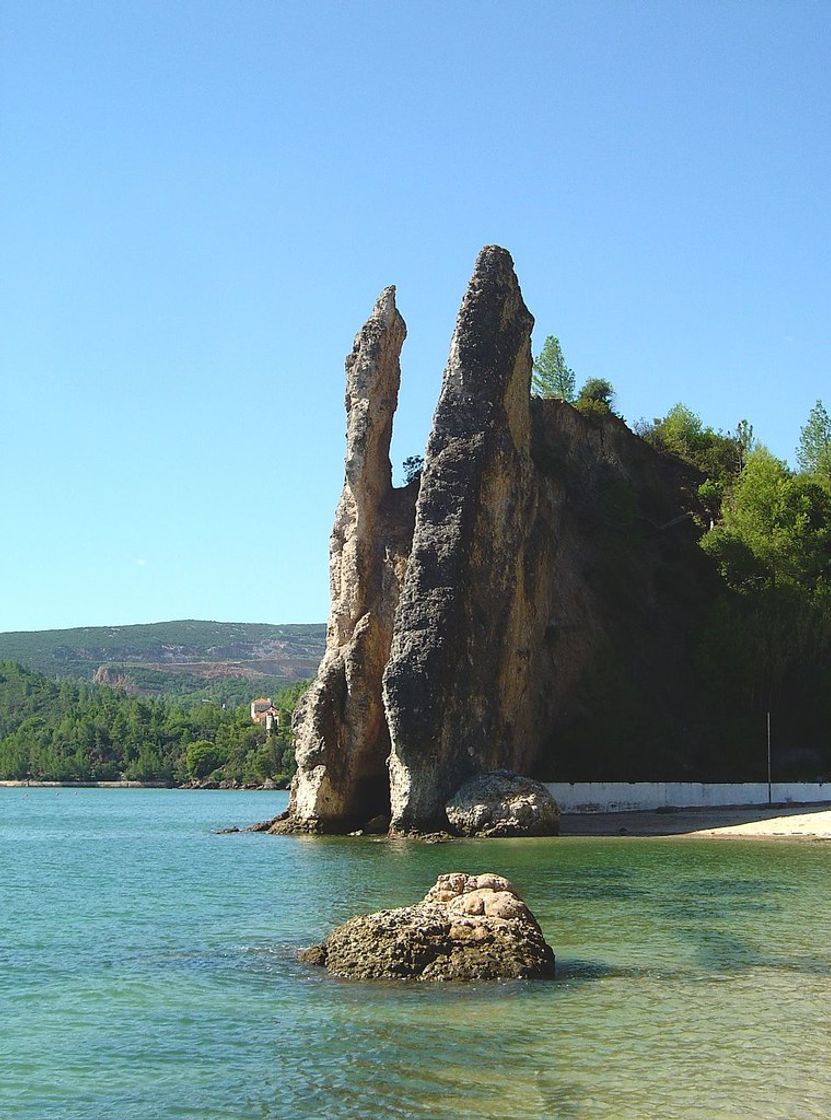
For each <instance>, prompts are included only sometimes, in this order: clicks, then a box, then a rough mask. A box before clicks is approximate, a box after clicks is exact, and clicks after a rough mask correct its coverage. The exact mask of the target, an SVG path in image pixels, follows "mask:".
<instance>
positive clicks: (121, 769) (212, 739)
mask: <svg viewBox="0 0 831 1120" xmlns="http://www.w3.org/2000/svg"><path fill="white" fill-rule="evenodd" d="M304 687H305V682H302V683H301V682H297V683H295V684H294V685H292V686H290V688H288V689H286V690H285V691H284V692H283V693H281V694H278V695H276V696H275V704H276V705H277V706H278V707H281V708H283V709H285V710H288V711H290V710H291V709H292V708H293V706H294V704H295V703H296V701H297V699H298V698H299V695H301V694H302V691H303V690H304ZM293 770H294V757H293V750H292V748H291V744H290V736H289V731H288V728H280V729H279V730H278V731H277V732H276V733H275V734H272V735H268V736H267V735H266V732H265V729H264V728H262V727H261V726H259V725H257V724H253V723H252V722H251V718H250V714H249V710H248V707H247V705H246V706H245V707H235V708H232V709H229V708H222V707H221V706H219V705H217V704H211V703H202V704H199V705H191V706H188V707H186V706H183V705H181V704H174V703H170V702H168V701H164V700H159V699H154V698H150V697H142V696H139V697H136V696H127V695H125V694H124V693H123V692H120V691H118V690H115V689H111V688H107V687H105V686H100V685H90V684H80V683H76V682H73V681H66V680H64V681H56V680H50V679H49V678H47V677H44V676H42V675H41V674H40V673H36V672H34V671H33V670H31V669H26V668H24V667H23V666H21V665H19V664H16V663H15V662H9V661H4V662H0V778H6V779H25V778H30V779H32V780H41V781H117V780H132V781H154V782H170V783H175V782H179V781H185V780H187V779H188V778H205V777H207V776H208V775H212V776H215V777H216V778H217V779H224V780H226V781H233V782H237V783H251V784H259V783H260V782H262V781H263V780H265V779H266V778H274V779H278V778H285V777H288V776H290V775H291V773H293Z"/></svg>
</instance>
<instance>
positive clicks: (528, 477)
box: [285, 246, 709, 831]
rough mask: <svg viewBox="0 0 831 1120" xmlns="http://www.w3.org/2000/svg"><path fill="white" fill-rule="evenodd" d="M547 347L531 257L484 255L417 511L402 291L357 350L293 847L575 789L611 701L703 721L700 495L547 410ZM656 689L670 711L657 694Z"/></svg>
mask: <svg viewBox="0 0 831 1120" xmlns="http://www.w3.org/2000/svg"><path fill="white" fill-rule="evenodd" d="M532 326H533V319H532V317H531V315H530V313H529V311H528V309H527V308H526V307H525V304H524V302H523V300H522V295H521V293H520V290H519V285H518V283H517V279H516V276H515V274H514V270H513V264H512V261H511V258H510V256H509V255H508V253H507V252H505V250H503V249H499V248H497V247H493V246H491V247H488V248H486V249H484V250H483V251H482V253H481V254H480V255H479V258H478V260H477V262H476V267H475V270H474V273H473V277H472V279H471V282H470V285H469V287H468V290H467V293H466V294H465V297H464V300H463V302H462V307H461V310H460V313H459V317H458V320H457V323H456V329H455V331H454V334H453V339H452V342H451V347H450V357H449V360H448V364H447V367H446V370H445V373H444V379H443V384H442V390H441V395H440V399H439V403H438V406H437V409H436V413H435V417H434V422H433V430H432V432H431V435H430V438H429V441H428V445H427V450H426V455H425V463H424V470H423V473H422V475H421V479H420V485H419V484H418V483H415V484H413V485H411V486H410V487H408V488H404V489H401V490H396V489H394V488H393V487H392V486H391V483H390V464H389V443H390V434H391V426H392V418H393V413H394V410H395V405H396V399H397V392H398V384H399V354H400V350H401V345H402V343H403V339H404V333H405V331H404V324H403V321H402V320H401V317H400V316H399V315H398V312H397V311H396V310H395V302H394V293H393V290H392V289H387V290H386V291H385V292H384V293H382V295H381V297H380V298H379V300H378V303H377V304H376V306H375V309H374V311H373V313H372V316H371V317H370V319H369V320H368V322H367V324H366V325H365V327H364V328H363V330H362V331H361V332H360V334H359V335H358V338H357V339H356V343H355V348H354V349H353V352H352V354H351V356H350V358H349V359H348V360H347V415H348V432H347V456H346V482H345V485H344V491H343V496H342V498H341V501H340V504H339V506H338V511H337V514H336V518H335V528H334V531H333V534H332V541H331V590H332V611H331V616H330V621H329V632H328V639H327V650H326V655H325V657H324V660H323V663H322V664H321V667H320V671H319V673H318V676H317V679H316V681H315V684H314V686H313V687H312V689H311V691H310V693H309V694H308V699H307V701H306V704H305V707H304V708H303V710H302V712H301V713H300V715H299V718H298V723H297V758H298V766H299V770H298V775H297V778H296V780H295V783H294V787H293V791H292V799H291V805H290V811H289V819H288V821H287V822H286V824H285V827H287V828H299V829H313V830H341V829H344V828H346V827H350V826H351V827H355V826H356V825H360V824H362V823H363V822H365V821H366V820H367V819H368V818H370V817H372V816H374V815H375V814H377V813H390V815H391V823H392V827H393V829H396V830H404V831H406V830H430V829H434V828H440V827H444V826H446V823H447V820H446V815H445V809H444V806H445V804H446V802H447V801H448V799H449V798H450V797H451V796H452V795H453V793H454V792H455V791H456V790H457V789H458V788H459V786H460V785H462V783H463V782H465V781H466V780H467V779H468V778H470V777H471V776H472V775H474V774H476V773H480V772H483V771H488V770H493V769H496V768H500V767H504V768H508V769H511V770H515V771H518V772H521V773H536V774H539V775H540V776H542V777H546V778H552V777H554V776H558V777H560V776H565V772H567V771H568V769H569V765H570V761H569V752H570V751H571V754H572V755H574V752H575V751H577V752H578V753H579V752H581V751H583V750H584V749H585V745H584V743H583V738H585V737H586V735H588V736H589V737H591V734H592V731H591V728H592V726H596V721H595V724H593V723H592V718H593V715H592V707H593V705H595V704H597V703H598V702H599V703H600V704H603V703H605V702H606V701H607V700H608V696H606V697H604V696H603V695H599V696H597V695H594V691H595V690H596V689H598V688H603V687H606V688H607V689H610V690H611V693H613V694H614V695H615V701H614V702H615V703H617V704H618V705H620V704H623V707H624V709H626V710H628V711H629V712H630V715H631V711H635V710H637V711H638V712H640V711H641V708H644V709H645V710H647V711H649V712H651V713H652V715H653V716H654V715H655V713H656V712H658V714H659V715H660V713H661V712H662V711H663V710H664V708H666V709H667V711H672V712H673V714H674V716H673V718H677V716H678V712H679V708H678V705H679V704H681V705H682V706H683V705H684V704H687V705H688V704H689V702H690V700H689V696H688V695H687V694H686V693H685V688H686V687H687V686H688V684H689V680H688V676H689V674H688V673H687V671H686V670H687V666H688V661H689V658H688V652H687V651H686V650H685V649H684V648H683V639H682V640H681V641H680V642H679V637H678V636H679V633H683V629H684V628H683V617H682V616H683V615H684V612H685V611H687V610H688V609H689V607H690V605H692V606H693V608H694V607H695V605H696V604H698V603H700V602H703V601H704V598H705V597H706V594H707V588H708V574H709V573H708V571H707V570H706V565H705V564H704V563H703V557H700V554H699V553H698V550H697V549H695V547H694V544H695V535H694V529H693V527H692V524H691V523H690V522H689V520H687V519H685V518H684V516H683V514H684V511H685V509H686V508H688V507H689V504H690V492H691V489H692V488H694V484H695V480H694V479H691V478H690V477H688V476H687V475H685V474H684V472H683V470H681V469H680V468H679V467H678V466H677V465H676V464H674V463H672V464H670V463H667V462H666V461H664V460H661V459H660V458H659V457H658V456H657V455H656V454H655V453H654V452H653V451H652V450H651V449H650V448H649V447H647V446H646V445H645V444H644V443H643V442H642V441H641V440H640V439H638V437H637V436H635V435H633V434H632V433H631V432H630V431H629V430H628V428H626V426H625V425H624V424H623V423H622V421H619V420H617V419H616V418H615V417H611V416H610V417H607V418H599V419H598V418H586V417H584V416H581V415H580V414H579V413H578V412H576V411H575V410H574V409H573V408H572V407H571V406H569V405H567V404H565V403H563V402H560V401H553V400H546V401H543V400H538V399H532V398H531V396H530V379H531V346H530V334H531V328H532ZM416 488H417V489H418V493H417V496H416ZM413 519H414V521H415V524H414V525H413ZM679 519H680V520H679ZM699 559H700V560H701V563H699ZM670 589H672V591H671V594H670V595H669V598H670V599H671V600H672V602H673V604H674V605H670V607H667V603H666V600H667V597H668V596H667V592H668V590H670ZM669 663H671V664H672V666H673V669H672V673H670V674H669V676H668V675H667V673H666V672H665V671H664V669H665V666H666V664H669ZM608 665H613V666H614V672H615V673H616V674H617V678H619V679H616V680H615V681H613V682H612V686H610V685H609V684H608V681H607V682H606V684H605V686H604V683H603V682H604V679H605V678H604V673H606V676H608ZM621 666H622V668H621ZM649 673H653V674H654V673H657V677H656V678H653V679H655V680H657V681H658V682H659V683H658V693H659V695H658V696H657V697H656V696H655V695H652V694H645V693H644V685H643V681H644V680H646V679H647V678H648V675H649ZM613 675H614V674H613ZM670 677H671V678H672V679H670ZM676 678H677V679H676ZM598 682H599V683H598ZM688 691H689V689H688V688H687V693H688ZM618 694H619V695H618ZM635 722H637V721H635ZM648 722H649V720H647V723H648ZM654 722H655V721H654V720H653V723H654ZM658 723H660V719H659V720H658ZM587 729H588V730H587ZM595 746H596V751H598V752H599V754H598V757H603V755H604V751H605V753H606V754H609V753H610V752H609V748H608V745H607V744H604V743H601V744H599V746H597V745H595ZM647 746H648V744H647ZM656 750H657V752H658V753H657V755H656V757H660V748H656ZM647 753H648V751H647ZM653 753H654V752H653ZM571 761H572V762H573V761H574V759H573V758H572V759H571ZM610 776H611V775H610Z"/></svg>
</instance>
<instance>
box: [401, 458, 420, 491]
mask: <svg viewBox="0 0 831 1120" xmlns="http://www.w3.org/2000/svg"><path fill="white" fill-rule="evenodd" d="M401 465H402V468H403V470H404V484H405V485H406V486H409V485H410V483H411V482H415V480H416V479H417V478H420V477H421V472H422V470H423V469H424V456H423V455H408V456H407V458H406V459H405V460H404V462H403V463H402V464H401Z"/></svg>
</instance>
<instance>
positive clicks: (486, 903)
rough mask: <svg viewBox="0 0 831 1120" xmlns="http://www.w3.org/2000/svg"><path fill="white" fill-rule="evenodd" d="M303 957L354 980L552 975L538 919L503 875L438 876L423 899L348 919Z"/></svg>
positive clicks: (551, 955) (550, 955) (551, 957)
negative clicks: (392, 908)
mask: <svg viewBox="0 0 831 1120" xmlns="http://www.w3.org/2000/svg"><path fill="white" fill-rule="evenodd" d="M299 956H300V959H301V960H302V961H305V962H306V963H308V964H313V965H319V966H323V967H325V968H326V969H327V970H328V971H329V972H330V973H332V975H334V976H342V977H346V978H350V979H354V980H405V979H415V980H496V979H507V978H510V979H536V978H542V977H551V976H553V975H554V953H553V951H552V949H551V947H550V946H549V945H548V944H547V943H546V941H545V938H544V937H543V934H542V930H541V929H540V927H539V924H538V922H537V920H536V918H535V917H534V915H533V914H532V913H531V911H530V910H529V909H528V907H527V906H526V905H525V903H524V902H523V901H522V899H521V898H520V897H519V894H518V893H517V891H516V889H515V888H514V887H513V886H512V885H511V883H510V882H508V880H507V879H504V878H503V877H502V876H501V875H494V874H484V875H464V874H450V875H440V876H439V878H438V880H437V881H436V883H435V885H434V886H433V887H431V888H430V890H429V891H428V892H427V894H426V895H425V897H424V898H423V899H422V901H421V902H419V903H417V904H416V905H415V906H402V907H399V908H397V909H395V910H380V911H378V912H377V913H374V914H365V915H362V916H359V917H355V918H350V919H349V921H348V922H345V923H344V924H343V925H342V926H338V928H337V929H335V930H333V931H332V933H330V934H329V936H328V937H327V938H326V940H325V941H324V942H323V943H322V944H320V945H313V946H311V947H310V948H309V949H304V950H302V951H301V952H300V954H299Z"/></svg>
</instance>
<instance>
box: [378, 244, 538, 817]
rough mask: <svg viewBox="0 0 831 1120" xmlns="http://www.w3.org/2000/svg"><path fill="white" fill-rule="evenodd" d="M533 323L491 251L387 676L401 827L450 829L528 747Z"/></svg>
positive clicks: (469, 319)
mask: <svg viewBox="0 0 831 1120" xmlns="http://www.w3.org/2000/svg"><path fill="white" fill-rule="evenodd" d="M533 322H534V320H533V318H532V316H531V314H530V312H529V311H528V309H527V308H526V306H525V304H524V302H523V300H522V295H521V293H520V290H519V284H518V283H517V279H516V276H515V274H514V269H513V262H512V261H511V257H510V255H509V254H508V253H507V252H506V251H505V250H504V249H500V248H497V247H495V246H489V247H487V248H485V249H483V250H482V252H481V253H480V254H479V257H478V259H477V261H476V266H475V268H474V271H473V276H472V278H471V281H470V284H469V286H468V289H467V292H466V294H465V297H464V300H463V302H462V307H461V310H460V312H459V317H458V319H457V322H456V329H455V331H454V334H453V339H452V342H451V345H450V357H449V360H448V363H447V367H446V369H445V373H444V380H443V385H442V390H441V396H440V398H439V403H438V407H437V409H436V414H435V417H434V420H433V431H432V433H431V435H430V440H429V443H428V446H427V455H426V461H425V466H424V473H423V477H422V482H421V490H420V493H419V498H418V504H417V508H416V526H415V535H414V538H413V549H412V553H411V556H410V562H409V565H408V568H407V574H406V578H405V581H404V588H403V591H402V594H401V600H400V603H399V605H398V611H397V614H396V620H395V631H394V635H393V641H392V650H391V654H390V661H389V664H388V666H387V669H386V672H385V674H384V704H385V709H386V715H387V721H388V724H389V727H390V732H391V746H392V753H391V757H390V784H391V801H392V821H393V826H394V827H396V828H398V829H405V830H406V829H426V828H427V829H429V828H435V827H442V826H443V825H445V824H446V819H445V817H444V804H445V802H446V801H447V799H448V798H449V797H450V796H451V795H452V794H453V792H454V791H455V790H456V789H457V788H458V787H459V786H460V785H461V784H462V782H463V781H465V779H467V778H468V777H469V776H470V775H471V774H473V773H476V772H479V771H482V770H490V769H493V768H495V767H498V766H500V765H509V764H513V765H516V763H517V761H518V758H521V757H522V754H523V750H524V749H527V747H525V748H524V747H523V740H522V736H523V733H524V732H525V730H526V724H527V720H526V719H525V718H524V713H525V710H526V708H527V704H525V702H524V698H525V694H526V693H527V672H528V643H529V634H528V627H529V613H530V612H531V611H532V610H533V605H532V604H531V603H529V601H528V592H527V589H526V586H525V582H526V581H525V578H524V568H523V558H524V553H525V542H526V541H527V532H528V527H529V525H530V524H531V523H532V521H533V516H534V507H535V494H536V487H535V479H534V471H533V466H532V463H531V458H530V444H531V414H530V381H531V360H532V359H531V328H532V326H533Z"/></svg>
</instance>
